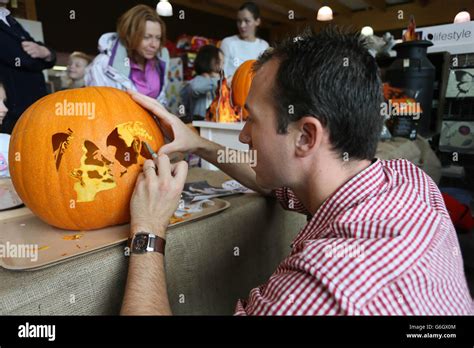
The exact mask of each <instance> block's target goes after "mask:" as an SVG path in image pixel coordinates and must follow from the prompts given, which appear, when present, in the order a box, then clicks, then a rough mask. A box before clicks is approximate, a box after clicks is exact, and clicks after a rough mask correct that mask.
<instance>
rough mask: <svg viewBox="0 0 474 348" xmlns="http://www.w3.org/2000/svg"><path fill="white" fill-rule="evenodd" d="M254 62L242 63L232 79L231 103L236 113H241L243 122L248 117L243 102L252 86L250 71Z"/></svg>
mask: <svg viewBox="0 0 474 348" xmlns="http://www.w3.org/2000/svg"><path fill="white" fill-rule="evenodd" d="M255 62H256V60H255V59H252V60H247V61H245V62H244V63H242V64H241V65H240V66H239V68H238V69H237V70H236V72H235V74H234V77H233V78H232V102H233V104H234V107H236V109H237V112H242V118H243V120H246V119H247V117H248V112H247V110H246V109H245V101H246V100H247V95H248V94H249V90H250V86H251V85H252V80H253V76H254V72H253V70H252V69H253V65H254V63H255Z"/></svg>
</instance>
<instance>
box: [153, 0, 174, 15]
mask: <svg viewBox="0 0 474 348" xmlns="http://www.w3.org/2000/svg"><path fill="white" fill-rule="evenodd" d="M156 12H158V14H159V15H160V16H163V17H171V16H172V15H173V6H171V4H170V2H169V1H168V0H160V2H159V3H158V5H156Z"/></svg>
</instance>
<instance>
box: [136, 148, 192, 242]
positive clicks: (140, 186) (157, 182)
mask: <svg viewBox="0 0 474 348" xmlns="http://www.w3.org/2000/svg"><path fill="white" fill-rule="evenodd" d="M157 171H158V172H157ZM187 174H188V164H187V163H186V162H184V161H181V162H178V163H175V164H171V163H170V159H169V157H168V156H167V155H160V156H158V157H157V158H155V159H154V160H153V161H151V160H147V161H145V163H144V164H143V173H140V174H139V176H138V179H137V182H136V184H135V190H134V192H133V195H132V199H131V201H130V215H131V236H133V235H134V234H135V233H137V232H140V231H143V232H149V233H154V234H156V235H158V236H159V237H161V238H163V239H165V233H166V228H167V227H168V224H169V220H170V218H171V216H173V214H174V212H175V211H176V208H177V207H178V203H179V200H180V197H181V192H182V191H183V186H184V183H185V181H186V177H187Z"/></svg>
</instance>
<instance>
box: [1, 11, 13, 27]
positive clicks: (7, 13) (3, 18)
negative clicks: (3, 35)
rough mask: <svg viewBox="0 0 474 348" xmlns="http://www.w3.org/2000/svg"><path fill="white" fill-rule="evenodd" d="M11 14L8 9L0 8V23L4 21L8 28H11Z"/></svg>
mask: <svg viewBox="0 0 474 348" xmlns="http://www.w3.org/2000/svg"><path fill="white" fill-rule="evenodd" d="M10 13H11V12H10V11H9V10H8V9H7V8H5V7H0V21H2V22H3V23H5V24H6V25H8V26H10V23H8V21H7V16H9V15H10Z"/></svg>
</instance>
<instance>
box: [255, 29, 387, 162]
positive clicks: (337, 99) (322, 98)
mask: <svg viewBox="0 0 474 348" xmlns="http://www.w3.org/2000/svg"><path fill="white" fill-rule="evenodd" d="M273 58H275V59H278V61H279V63H280V64H279V68H278V72H277V75H276V78H275V82H274V86H273V88H272V98H273V100H274V103H275V106H276V112H277V120H278V133H280V134H285V133H286V132H287V128H288V124H289V123H290V122H294V121H298V120H299V119H301V118H302V117H304V116H308V115H311V116H314V117H316V118H317V119H318V120H319V121H320V122H321V123H322V125H323V126H324V127H325V128H326V129H328V131H329V139H330V142H331V143H332V145H333V149H334V151H336V152H338V153H339V154H341V155H342V154H345V153H347V155H348V156H349V158H350V159H360V160H362V159H369V160H371V159H372V158H373V157H374V155H375V152H376V149H377V142H378V140H379V136H380V132H381V130H382V125H383V118H382V117H381V116H380V104H381V102H382V83H381V80H380V76H379V69H378V67H377V64H376V62H375V59H374V58H373V57H372V56H371V55H370V54H369V52H368V50H367V48H366V44H365V41H364V40H363V38H362V37H361V36H360V34H358V33H356V32H352V31H347V30H343V29H340V28H337V27H328V28H326V29H324V30H322V31H321V32H319V33H315V32H314V31H313V30H311V29H306V30H305V32H304V33H303V34H302V35H300V36H297V37H296V38H288V39H287V40H285V41H284V42H282V43H281V44H279V45H278V46H276V47H275V48H273V49H270V50H267V51H266V52H265V53H263V54H262V55H261V56H260V58H259V60H258V62H257V63H256V64H255V66H254V69H255V70H258V69H259V68H260V67H261V66H262V65H263V64H265V63H266V62H268V61H269V60H271V59H273Z"/></svg>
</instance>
